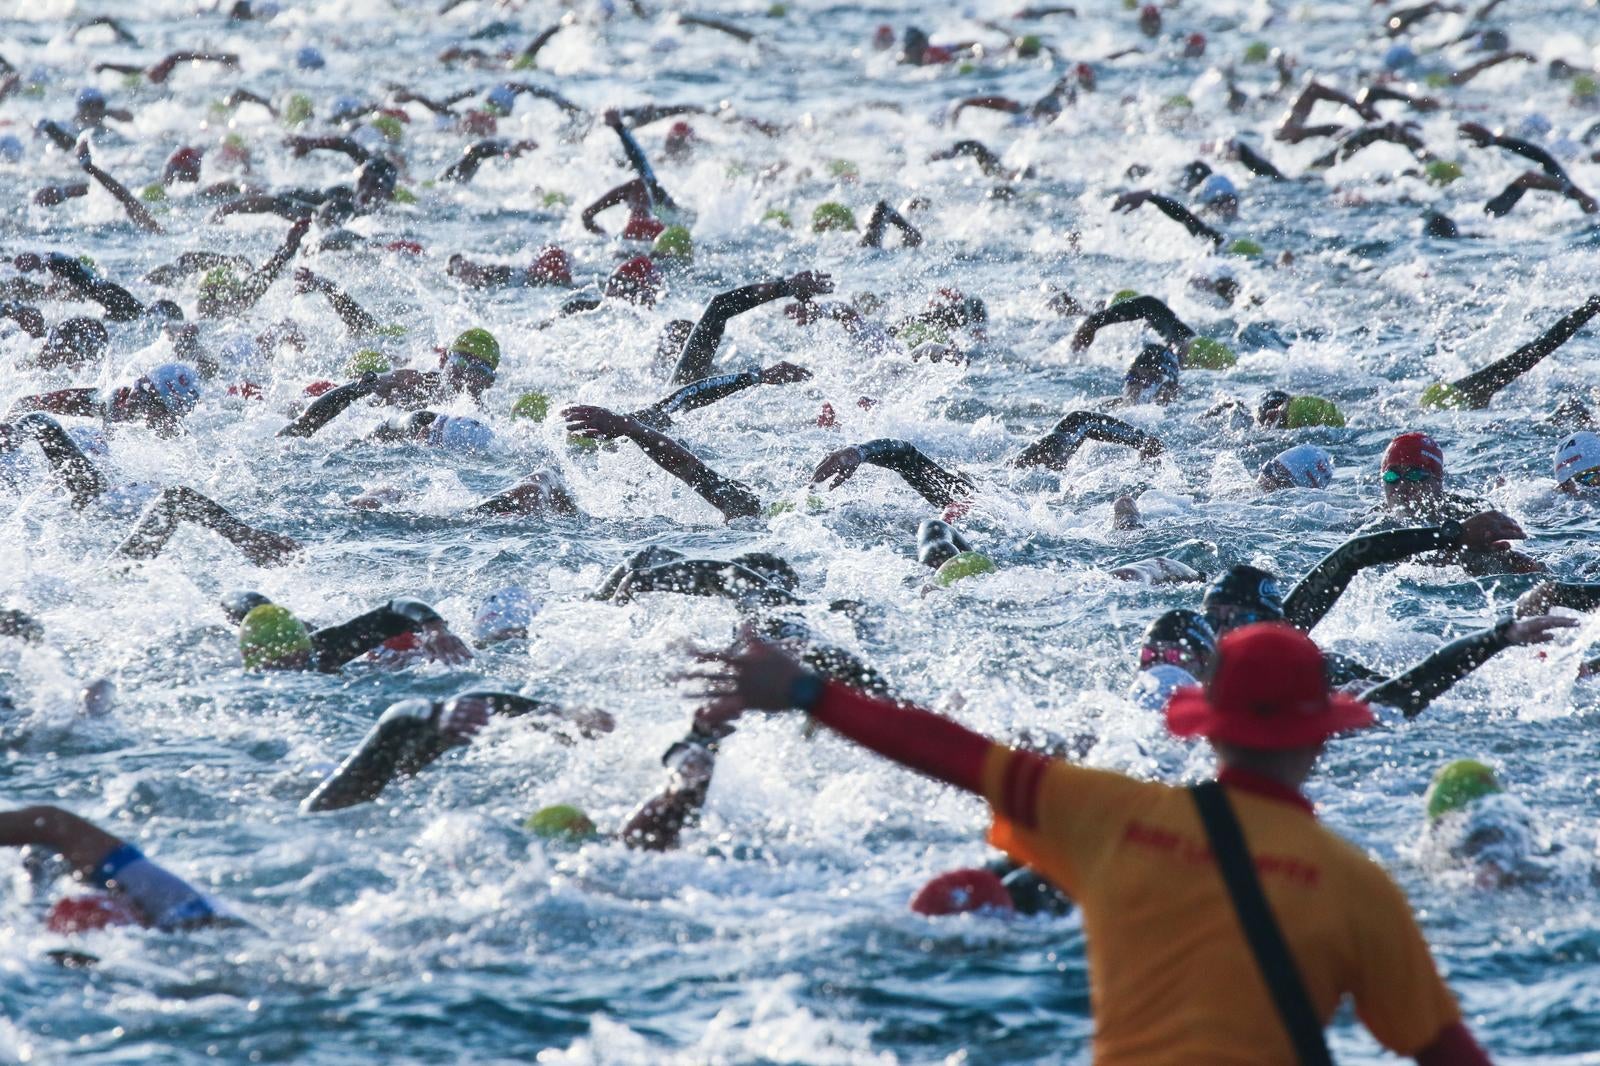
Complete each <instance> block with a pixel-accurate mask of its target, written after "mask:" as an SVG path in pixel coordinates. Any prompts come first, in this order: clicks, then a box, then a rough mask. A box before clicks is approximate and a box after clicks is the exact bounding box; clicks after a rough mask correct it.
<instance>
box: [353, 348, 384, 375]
mask: <svg viewBox="0 0 1600 1066" xmlns="http://www.w3.org/2000/svg"><path fill="white" fill-rule="evenodd" d="M390 369H392V368H391V367H390V365H389V360H388V358H387V357H385V356H384V354H383V353H382V352H380V351H378V350H377V349H376V348H363V349H361V350H360V351H358V352H356V354H354V355H352V356H351V357H350V359H349V361H348V362H346V363H345V364H344V372H345V373H346V374H348V375H350V376H351V377H353V378H358V377H360V376H361V375H362V374H384V373H387V372H388V371H389V370H390Z"/></svg>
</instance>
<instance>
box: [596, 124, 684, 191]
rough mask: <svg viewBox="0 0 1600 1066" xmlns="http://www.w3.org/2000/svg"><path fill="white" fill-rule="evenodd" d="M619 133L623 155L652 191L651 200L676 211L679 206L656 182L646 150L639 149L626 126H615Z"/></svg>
mask: <svg viewBox="0 0 1600 1066" xmlns="http://www.w3.org/2000/svg"><path fill="white" fill-rule="evenodd" d="M612 129H614V130H616V131H617V139H618V140H619V141H621V142H622V153H623V154H624V155H626V156H627V157H628V165H629V166H631V167H633V169H634V172H635V173H637V174H638V175H639V178H640V180H642V181H643V182H644V183H645V187H646V188H648V189H649V190H650V198H651V199H652V200H654V201H655V202H656V203H658V204H660V205H661V206H662V207H666V208H671V209H676V208H677V206H678V205H677V204H676V203H674V202H673V200H672V197H671V196H669V195H668V194H667V190H666V189H663V188H662V187H661V183H660V182H659V181H657V180H656V172H655V171H654V170H652V169H651V168H650V160H649V158H648V157H646V156H645V154H644V149H643V148H640V147H639V142H638V141H637V140H635V139H634V136H633V131H632V130H630V129H628V127H626V126H624V125H620V124H619V125H616V126H613V127H612Z"/></svg>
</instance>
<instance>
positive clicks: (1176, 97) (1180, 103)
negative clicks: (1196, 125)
mask: <svg viewBox="0 0 1600 1066" xmlns="http://www.w3.org/2000/svg"><path fill="white" fill-rule="evenodd" d="M1161 106H1162V107H1164V108H1166V109H1167V110H1168V111H1192V110H1194V101H1193V100H1191V99H1189V98H1188V97H1187V96H1185V95H1183V94H1182V93H1173V94H1172V95H1171V96H1169V97H1167V101H1166V103H1164V104H1162V105H1161Z"/></svg>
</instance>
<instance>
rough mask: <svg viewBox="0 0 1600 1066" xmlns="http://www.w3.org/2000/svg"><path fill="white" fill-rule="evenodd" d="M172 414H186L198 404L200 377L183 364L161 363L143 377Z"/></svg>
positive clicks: (192, 368) (191, 368)
mask: <svg viewBox="0 0 1600 1066" xmlns="http://www.w3.org/2000/svg"><path fill="white" fill-rule="evenodd" d="M145 378H146V380H148V381H149V382H150V387H151V388H153V389H154V390H155V392H156V395H157V396H160V397H161V402H162V403H164V404H166V405H167V409H168V410H169V411H171V412H172V413H173V414H179V415H182V414H188V413H189V412H190V411H192V410H194V405H195V404H197V403H199V402H200V385H199V381H200V375H199V374H198V373H196V372H195V369H194V367H192V366H185V365H184V364H183V363H163V364H162V365H161V366H158V367H156V368H155V369H154V370H152V371H150V373H148V374H146V375H145Z"/></svg>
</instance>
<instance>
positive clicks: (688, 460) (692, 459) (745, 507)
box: [626, 419, 761, 519]
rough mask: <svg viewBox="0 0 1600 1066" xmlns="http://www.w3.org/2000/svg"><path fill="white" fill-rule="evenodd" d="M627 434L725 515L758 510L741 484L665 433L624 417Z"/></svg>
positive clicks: (749, 514)
mask: <svg viewBox="0 0 1600 1066" xmlns="http://www.w3.org/2000/svg"><path fill="white" fill-rule="evenodd" d="M626 422H627V426H628V428H627V430H626V434H627V436H628V438H629V439H630V440H632V441H633V442H634V443H635V444H637V445H639V447H640V448H641V449H642V450H643V451H644V453H645V455H647V456H649V457H650V461H651V462H653V463H655V464H656V465H657V466H659V467H661V469H663V470H665V471H666V472H667V473H669V474H671V475H672V476H673V477H675V478H677V479H678V480H679V481H682V482H683V483H684V484H686V485H688V486H689V487H690V488H692V489H694V491H695V492H696V493H698V494H699V495H700V498H701V499H703V500H705V501H706V502H707V503H709V504H710V505H711V506H713V507H715V508H716V509H717V510H719V511H721V512H722V515H723V517H724V518H729V519H733V518H749V517H752V516H754V515H758V514H760V513H761V501H760V499H758V498H757V497H756V494H755V493H753V492H751V491H750V490H749V488H747V487H746V486H745V485H743V484H742V483H740V482H738V481H735V480H733V479H732V478H728V477H723V476H722V475H721V474H719V473H717V472H716V471H715V470H713V469H711V468H710V467H709V466H707V465H706V464H705V463H704V462H702V461H701V460H700V457H699V456H697V455H695V454H694V453H693V452H691V451H690V450H689V449H688V448H686V447H684V446H683V445H682V444H680V443H678V442H677V441H675V440H673V439H672V438H671V437H669V436H667V435H666V434H664V433H658V432H657V431H655V430H653V429H651V428H650V427H649V426H645V425H642V424H640V423H638V422H635V421H634V420H632V419H627V420H626Z"/></svg>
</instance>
